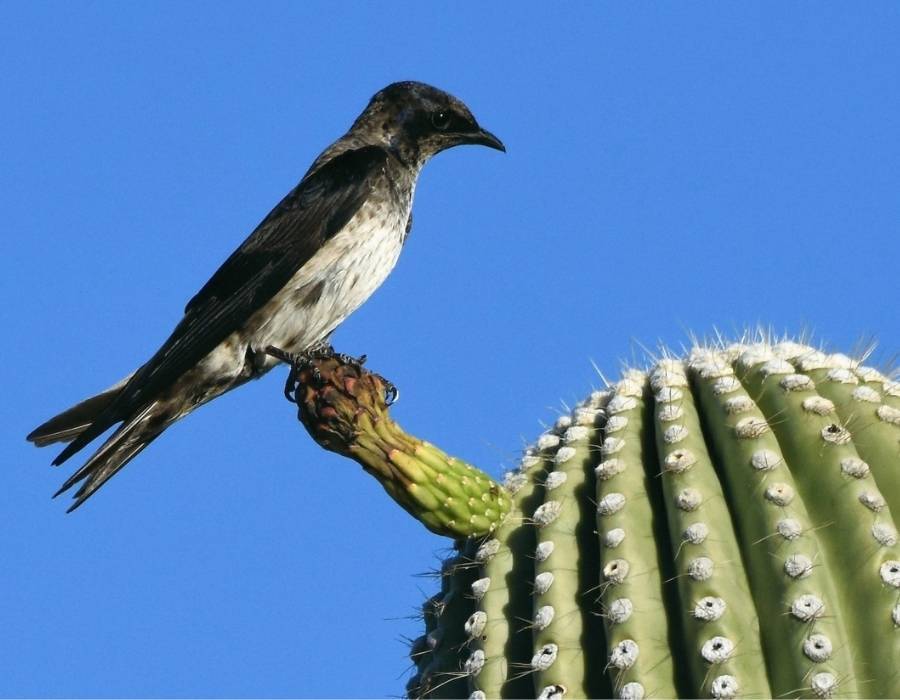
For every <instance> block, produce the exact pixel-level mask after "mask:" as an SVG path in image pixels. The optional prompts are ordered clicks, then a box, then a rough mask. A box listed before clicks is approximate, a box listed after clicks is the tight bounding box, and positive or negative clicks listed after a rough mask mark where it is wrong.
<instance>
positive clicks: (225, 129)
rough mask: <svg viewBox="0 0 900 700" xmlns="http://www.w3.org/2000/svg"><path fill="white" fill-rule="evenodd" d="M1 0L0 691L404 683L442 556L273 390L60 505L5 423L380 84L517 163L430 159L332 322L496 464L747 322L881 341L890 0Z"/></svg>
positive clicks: (893, 163) (147, 306)
mask: <svg viewBox="0 0 900 700" xmlns="http://www.w3.org/2000/svg"><path fill="white" fill-rule="evenodd" d="M485 5H486V4H484V3H482V4H476V3H471V4H458V3H444V4H441V5H434V4H428V7H427V8H425V6H424V4H421V3H408V4H404V3H393V4H387V3H369V4H362V3H360V4H353V5H350V4H348V5H346V6H344V7H342V8H341V9H335V8H334V7H333V6H334V3H318V4H317V3H268V4H263V5H260V6H251V5H249V4H244V5H241V4H235V3H218V2H216V3H212V2H210V3H193V4H184V3H80V4H74V3H49V4H48V3H38V2H33V3H19V4H13V3H4V4H2V5H0V95H2V96H3V105H4V106H3V108H2V110H0V153H2V166H0V209H2V212H3V227H4V229H5V231H4V234H3V241H4V242H3V253H4V254H3V255H2V256H0V266H2V274H0V291H2V294H3V296H2V298H3V299H4V300H5V303H4V305H3V310H2V313H3V327H4V335H5V337H6V346H7V349H8V350H9V353H8V354H7V357H6V361H5V362H4V363H3V364H2V370H0V372H2V386H3V392H2V398H0V418H2V420H0V425H2V430H3V436H2V438H3V443H2V444H3V445H4V450H5V454H6V455H7V456H6V458H5V459H4V460H3V462H4V466H5V473H4V488H3V490H2V492H0V513H2V518H3V526H2V527H0V558H2V562H3V565H2V567H0V627H2V629H3V634H2V635H0V694H4V695H13V696H73V697H77V696H94V697H107V696H141V697H148V696H171V697H184V696H229V697H253V696H279V697H285V696H373V697H386V696H391V695H398V694H401V693H402V691H403V687H404V683H405V670H406V668H407V661H406V659H405V647H404V645H403V643H402V641H401V640H402V638H403V637H404V636H410V637H411V636H415V635H417V634H418V630H419V623H418V622H417V621H415V620H414V619H410V616H411V615H413V614H414V612H415V609H416V607H417V606H418V604H419V603H420V602H421V601H422V600H423V598H424V597H425V596H426V595H427V594H429V593H430V592H432V591H433V590H434V589H435V586H436V584H435V582H433V581H431V580H428V579H423V578H420V577H415V576H414V574H416V573H418V572H423V571H427V570H429V569H432V568H434V567H436V566H437V562H438V559H437V555H439V554H440V553H441V552H442V551H443V550H444V548H445V547H446V545H447V542H446V541H444V540H441V539H440V538H437V537H435V536H433V535H431V534H429V533H427V532H426V531H425V530H424V529H423V528H422V527H421V526H420V525H419V524H418V523H416V522H414V521H413V520H411V519H410V518H409V517H408V516H406V514H405V513H403V512H402V511H401V510H400V509H399V508H398V507H396V506H395V505H394V504H393V503H392V502H391V501H390V500H389V499H388V498H387V497H386V496H385V495H384V494H383V492H382V491H381V489H380V487H379V486H378V485H377V484H376V483H375V481H374V480H372V479H371V478H369V477H368V476H367V475H365V474H364V473H362V472H361V470H360V469H359V468H358V467H357V466H356V465H355V464H353V463H351V462H348V461H345V460H342V459H340V458H338V457H336V456H334V455H331V454H327V453H324V452H322V451H321V450H319V449H318V448H317V447H315V446H314V445H313V444H312V443H311V441H310V440H309V438H308V437H307V436H306V435H305V433H304V432H303V430H302V429H301V428H300V426H299V425H298V424H297V423H296V420H295V417H294V412H293V411H292V407H291V406H290V405H289V404H287V403H286V402H285V401H284V399H283V398H282V396H281V387H282V382H283V380H284V376H285V373H284V371H281V370H277V371H274V372H272V373H271V374H270V375H268V376H267V377H266V378H264V379H263V380H261V381H259V382H256V383H254V384H252V385H250V386H246V387H244V388H242V389H241V390H239V391H235V392H232V393H231V394H229V395H228V396H226V397H224V398H222V399H220V400H218V401H216V402H214V403H213V404H211V405H209V406H206V407H204V408H203V409H201V410H200V411H198V412H196V413H195V414H193V415H191V416H190V417H189V418H187V419H186V420H184V421H182V422H181V423H179V424H178V425H176V426H175V427H173V428H172V429H170V430H169V431H167V432H166V434H165V435H164V437H163V438H161V439H160V440H158V441H157V442H156V443H154V444H153V445H152V446H151V447H150V448H149V449H148V450H146V451H145V452H144V453H143V454H142V455H140V457H139V458H138V459H137V460H135V461H134V462H133V463H132V464H131V465H130V466H129V467H128V468H127V469H125V470H124V471H123V472H122V473H120V474H119V475H118V476H117V477H116V478H115V479H114V480H113V481H112V482H110V483H109V484H108V485H107V486H106V487H105V488H104V489H103V490H102V492H101V493H100V494H99V495H98V496H96V497H95V498H93V499H92V500H91V501H90V502H89V503H88V504H87V505H86V506H85V507H83V508H82V509H80V510H79V511H78V512H77V513H75V514H73V515H68V516H67V515H64V511H65V508H66V506H67V504H66V502H65V500H63V499H58V500H56V501H51V500H50V498H49V496H50V494H52V493H53V492H54V491H55V490H56V488H57V487H58V486H59V484H60V483H61V482H62V481H63V480H64V479H65V476H66V475H68V474H69V473H71V471H72V470H73V469H74V468H75V467H76V466H77V464H78V462H77V460H73V461H72V462H70V463H68V464H66V465H65V466H64V467H62V468H51V467H50V466H49V462H50V460H51V459H52V457H53V456H54V454H55V452H54V451H53V450H52V449H50V450H42V451H38V450H35V449H34V448H33V447H31V446H30V445H27V444H26V443H25V441H24V435H25V434H26V433H27V432H28V431H29V430H30V429H31V428H33V427H34V426H35V425H37V424H38V423H39V422H41V421H42V420H44V419H45V418H47V417H48V416H49V415H51V414H53V413H55V412H57V411H58V410H60V409H63V408H65V407H67V406H68V405H70V404H71V403H73V402H75V401H77V400H80V399H82V398H84V397H85V396H87V395H89V394H91V393H93V392H95V391H96V390H99V389H101V388H104V387H105V386H107V385H109V384H111V383H112V382H113V381H115V380H117V379H119V378H120V377H121V376H123V375H124V374H126V373H127V372H129V371H130V370H131V369H133V368H134V367H135V366H136V365H138V364H139V363H141V362H142V361H143V360H145V359H146V358H147V357H148V356H149V355H150V354H151V353H152V352H153V351H154V350H155V349H156V348H157V347H158V345H159V344H160V343H161V342H162V341H163V340H164V338H165V337H166V335H167V334H168V333H169V331H170V330H171V329H172V327H173V326H174V324H175V323H176V322H177V320H178V318H179V315H180V313H181V310H182V309H183V307H184V303H185V302H186V301H187V300H188V299H189V298H190V297H191V296H192V295H193V294H194V292H196V291H197V290H198V289H199V287H200V286H201V285H202V284H203V282H205V281H206V279H207V278H208V276H209V275H210V274H211V273H212V272H213V271H214V270H215V269H216V267H217V266H218V265H219V264H220V263H221V262H222V261H223V260H224V259H225V257H226V256H227V255H228V254H229V253H230V252H231V251H232V250H233V248H234V247H235V246H236V245H237V244H238V243H239V242H240V241H241V240H243V238H244V237H245V235H246V234H247V233H248V232H249V231H250V230H251V229H252V228H253V227H254V226H255V224H256V223H257V222H258V221H259V220H260V219H261V218H262V217H263V216H264V215H265V214H266V212H267V211H268V210H269V208H270V207H271V206H272V205H274V204H275V203H276V202H277V201H278V200H279V199H280V197H281V196H282V195H283V194H284V193H285V192H287V191H288V190H289V189H290V188H291V187H292V186H293V185H294V184H295V182H296V181H297V180H298V179H299V177H300V176H301V175H302V174H303V172H304V170H305V169H306V167H307V166H308V164H309V163H310V162H311V160H312V159H313V158H314V157H315V156H316V155H317V154H318V152H319V151H320V150H321V149H322V148H323V147H324V146H326V145H327V144H328V143H330V141H332V140H333V139H334V138H336V137H337V136H339V135H340V134H341V133H343V131H344V130H345V129H346V127H347V126H349V124H350V122H351V121H352V120H353V118H354V117H355V116H356V115H357V113H358V112H359V111H360V110H361V109H362V107H363V106H365V104H366V101H367V100H368V98H369V96H370V95H371V94H372V93H373V92H375V91H376V90H377V89H379V88H380V87H382V86H384V85H385V84H387V83H390V82H392V81H395V80H400V79H417V80H423V81H426V82H430V83H433V84H435V85H437V86H439V87H442V88H444V89H446V90H448V91H451V92H453V93H454V94H456V95H458V96H459V97H460V98H462V99H463V100H464V101H466V102H467V103H468V104H469V106H470V107H471V108H472V110H473V112H474V113H475V115H476V116H477V117H478V118H479V120H480V121H481V122H482V124H483V125H485V126H486V127H487V128H489V129H490V130H492V131H494V132H495V133H496V134H498V135H499V136H500V137H501V138H502V139H503V140H504V141H505V143H506V144H507V147H508V150H509V152H508V153H507V154H506V155H502V154H499V153H497V152H494V151H489V150H487V149H477V148H459V149H455V150H453V151H451V152H448V153H445V154H442V155H441V156H439V157H438V158H437V159H436V160H435V161H433V162H432V163H431V164H429V165H428V167H427V168H426V170H425V172H424V174H423V176H422V178H421V180H420V183H419V189H418V192H417V200H416V206H415V227H414V229H413V233H412V237H411V239H410V241H409V244H408V246H407V248H406V250H405V251H404V253H403V256H402V257H401V260H400V264H399V265H398V267H397V269H396V270H395V272H394V274H393V275H392V276H391V277H390V279H389V280H388V282H387V283H386V284H385V285H384V286H383V288H382V289H381V290H380V291H379V292H378V293H377V294H376V295H375V296H374V297H373V298H372V299H371V300H370V302H369V303H368V304H367V305H366V306H365V307H363V309H361V310H360V311H359V312H358V313H357V314H356V315H354V316H353V317H351V318H350V319H349V320H348V321H347V322H346V323H345V324H344V326H343V327H342V328H341V329H340V330H339V332H338V333H337V334H336V336H335V342H336V344H337V345H338V346H339V347H340V348H341V349H342V350H344V351H346V352H351V353H367V354H368V355H369V357H370V364H371V366H372V367H373V368H374V369H377V370H378V371H379V372H381V373H382V374H384V375H385V376H387V377H389V378H391V379H392V380H393V381H394V382H395V383H396V384H397V385H398V386H399V387H400V389H401V394H402V397H401V400H400V403H399V404H398V405H397V406H396V408H395V410H394V415H395V417H396V418H397V419H398V420H399V421H400V422H401V423H402V424H403V425H404V426H405V427H406V428H407V429H408V430H409V431H410V432H413V433H415V434H417V435H420V436H422V437H427V438H428V439H430V440H431V441H433V442H436V443H437V444H439V445H441V446H442V447H444V448H445V449H447V450H448V451H450V452H452V453H454V454H457V455H459V456H461V457H464V458H466V459H469V460H470V461H472V462H474V463H476V464H478V465H480V466H482V467H483V468H485V469H487V470H488V471H490V472H492V473H495V474H497V473H499V472H500V470H501V469H502V468H504V467H508V466H511V465H513V464H514V463H515V459H516V456H517V455H518V454H519V451H520V449H521V447H522V446H523V445H524V444H525V442H526V441H527V440H528V439H529V438H532V437H534V436H535V435H536V434H537V433H538V432H539V431H540V430H541V421H545V422H549V421H551V420H553V419H554V417H555V416H556V414H557V413H558V411H559V410H560V407H561V405H562V402H568V403H570V404H571V403H572V402H574V401H576V400H577V399H578V398H579V397H580V396H581V395H583V394H585V393H586V392H587V391H589V390H590V389H591V388H592V386H596V385H597V384H598V382H599V380H598V378H597V375H596V373H595V372H594V370H593V368H592V366H591V361H592V360H593V361H594V362H596V364H597V365H598V366H599V367H600V368H602V369H603V370H604V371H605V372H607V373H609V374H611V375H614V374H615V373H616V372H617V371H618V368H619V367H620V365H621V361H622V360H627V359H629V358H632V357H640V356H641V353H642V351H641V346H642V345H646V346H650V347H654V346H656V345H657V343H659V342H663V343H666V344H668V345H671V346H676V347H677V346H679V345H680V344H681V343H683V342H685V341H686V339H687V335H688V332H689V331H694V332H696V333H698V334H707V333H710V332H711V331H712V330H713V329H714V328H720V329H722V330H724V331H726V332H732V331H739V330H740V329H742V328H744V327H745V326H747V325H755V324H757V323H763V324H766V325H771V326H772V327H773V328H774V329H776V330H777V331H788V332H798V331H812V332H814V334H815V337H816V338H819V339H821V340H823V341H825V342H826V344H827V345H828V347H830V348H834V349H843V350H853V349H854V348H855V347H858V346H859V343H860V342H866V341H868V340H870V339H872V338H876V339H877V340H878V341H879V343H880V345H879V348H878V350H877V351H876V354H875V360H876V361H878V362H888V361H889V360H890V359H891V358H892V357H896V356H897V353H898V351H900V312H898V299H900V290H898V286H900V285H898V260H900V236H898V222H900V195H898V192H900V176H898V173H900V116H898V115H900V81H898V80H897V75H896V69H897V66H898V65H900V42H898V41H897V36H898V32H900V5H897V4H895V3H865V4H858V3H857V4H840V5H839V4H836V3H835V4H815V5H814V4H810V3H790V4H787V3H670V4H656V3H654V4H649V3H647V4H641V3H628V4H616V5H607V4H603V5H601V4H599V3H597V4H590V5H588V4H583V5H582V4H569V5H566V6H564V7H563V6H559V7H555V8H554V9H553V10H552V12H547V13H538V12H528V11H524V10H522V9H521V8H519V10H517V11H516V12H513V11H512V10H511V9H510V8H509V7H503V6H500V5H497V6H494V7H487V6H485Z"/></svg>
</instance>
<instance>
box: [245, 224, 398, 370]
mask: <svg viewBox="0 0 900 700" xmlns="http://www.w3.org/2000/svg"><path fill="white" fill-rule="evenodd" d="M379 218H381V220H382V221H384V218H382V217H378V216H372V215H369V216H367V217H365V218H363V220H362V221H361V222H357V221H355V220H352V221H351V222H350V223H349V224H348V225H347V227H345V228H344V230H343V231H341V232H340V233H338V234H337V235H336V236H334V237H333V238H332V239H331V240H329V241H328V243H327V244H326V245H324V246H323V247H322V249H321V250H320V251H319V252H318V253H316V255H315V256H313V258H312V259H310V260H309V261H308V262H307V263H306V264H305V265H304V266H303V267H302V268H301V269H300V270H298V271H297V273H296V274H295V275H294V277H293V278H292V279H291V281H290V282H289V283H288V284H287V285H286V286H285V287H284V289H282V291H281V292H279V293H278V294H277V295H276V296H275V297H274V298H273V299H272V300H271V301H270V302H269V303H268V304H266V305H265V306H264V307H263V308H262V309H260V311H259V312H257V314H255V315H254V318H253V319H251V323H250V324H248V325H250V326H255V328H253V329H252V330H251V338H250V347H251V348H252V349H253V351H254V354H258V353H264V352H265V348H266V347H268V346H269V345H274V346H275V347H279V348H282V349H284V350H287V351H289V352H301V351H303V350H306V349H308V348H309V347H311V346H313V345H315V344H316V343H318V342H320V341H322V340H324V339H325V338H326V337H327V336H328V334H329V333H331V332H332V331H333V330H334V329H335V328H336V327H337V326H338V324H340V323H341V322H342V321H343V320H344V319H345V318H347V316H349V315H350V314H351V313H353V312H354V311H355V310H356V309H358V308H359V307H360V306H361V305H362V304H363V302H365V301H366V300H367V299H368V298H369V297H370V296H371V295H372V293H373V292H374V291H375V290H376V289H377V288H378V287H379V286H381V284H382V282H384V280H385V279H386V278H387V276H388V274H389V273H390V272H391V270H392V269H393V268H394V265H396V263H397V259H398V257H399V256H400V249H401V247H402V241H403V234H404V227H405V224H406V217H405V216H403V217H400V216H395V217H391V219H389V220H388V225H383V224H382V225H375V224H374V221H377V220H378V219H379ZM256 317H258V320H257V318H256ZM254 321H256V323H254ZM273 364H275V363H274V361H272V362H268V361H267V362H266V363H265V369H268V368H269V367H271V366H272V365H273ZM261 369H262V368H261Z"/></svg>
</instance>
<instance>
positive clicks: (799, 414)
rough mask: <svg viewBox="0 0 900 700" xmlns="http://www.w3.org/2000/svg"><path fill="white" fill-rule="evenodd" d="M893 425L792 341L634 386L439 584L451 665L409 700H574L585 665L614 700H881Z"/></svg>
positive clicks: (893, 504)
mask: <svg viewBox="0 0 900 700" xmlns="http://www.w3.org/2000/svg"><path fill="white" fill-rule="evenodd" d="M598 416H602V420H598ZM601 423H602V426H601V427H599V428H598V425H599V424H601ZM898 428H900V384H898V383H896V382H893V381H891V380H890V379H888V378H887V377H885V376H884V375H882V374H880V373H878V372H876V371H875V370H872V369H870V368H866V367H862V366H860V365H859V363H857V362H855V361H852V360H850V359H849V358H846V357H845V356H841V355H825V354H823V353H820V352H817V351H815V350H813V349H811V348H809V347H807V346H803V345H798V344H794V343H781V344H778V345H774V346H771V345H767V344H764V343H760V344H755V345H734V346H729V347H720V348H701V349H695V350H693V351H692V353H691V355H690V357H689V358H688V359H687V360H686V361H684V362H682V361H678V360H671V359H664V360H661V361H659V362H657V363H656V365H655V366H654V367H653V368H652V370H651V372H650V373H649V375H645V374H643V373H640V372H636V371H629V372H627V373H626V375H625V377H624V378H623V380H622V381H620V382H619V383H617V384H616V385H614V386H612V387H611V389H610V391H609V392H597V393H595V395H594V396H593V397H592V399H591V400H589V401H587V402H585V404H584V405H583V406H581V407H579V408H578V409H576V411H575V412H574V414H573V416H567V417H564V418H563V419H561V420H560V421H558V422H557V424H556V426H555V427H554V429H553V430H551V431H548V432H547V433H545V435H544V436H542V437H541V439H540V440H539V441H538V443H537V445H535V446H534V447H533V448H531V449H530V450H528V451H527V452H526V455H525V457H524V459H523V464H522V468H521V469H520V470H519V471H518V472H516V473H515V474H512V475H510V476H508V478H507V489H508V490H509V492H510V494H511V498H512V500H513V510H512V512H511V514H510V516H509V517H508V518H507V520H506V521H505V522H504V523H503V524H502V525H501V526H500V527H499V528H498V529H497V530H496V531H495V532H494V533H493V534H492V535H491V536H490V537H488V538H487V539H485V540H482V541H479V542H476V543H474V544H472V543H470V544H469V545H468V546H469V550H468V553H465V552H464V553H463V554H462V555H461V557H460V558H459V559H458V560H457V563H456V564H455V565H454V566H453V567H452V572H451V574H450V577H451V578H453V577H456V578H457V579H458V581H457V583H455V584H451V585H450V587H449V588H450V590H453V589H454V586H456V587H457V588H459V589H462V588H466V590H467V596H466V597H467V599H468V606H467V607H464V608H462V609H461V610H459V611H450V610H449V606H443V607H442V609H441V612H442V615H441V617H442V618H443V619H444V620H445V622H446V625H445V626H455V628H456V631H455V632H454V633H452V634H449V635H448V634H447V632H446V631H445V632H444V633H443V634H442V635H441V643H443V642H444V641H447V640H449V646H447V647H446V648H447V649H451V648H452V650H453V654H452V656H453V661H452V662H447V661H446V659H447V658H448V657H449V656H451V655H448V654H445V655H444V660H445V661H444V664H443V665H439V664H436V663H435V661H434V659H435V658H438V657H439V656H440V655H439V654H435V653H434V652H431V655H432V660H431V662H430V663H431V671H430V672H429V671H428V670H427V669H426V670H425V671H426V672H425V673H424V674H423V673H422V670H423V667H422V666H421V665H420V673H419V676H418V678H419V679H420V680H421V678H422V677H423V675H424V676H429V674H430V676H429V677H430V683H429V684H428V687H425V686H422V685H421V684H420V685H419V686H417V689H414V690H413V691H412V692H411V694H413V695H420V694H431V695H433V696H442V695H443V696H447V697H449V696H459V695H461V694H463V691H464V690H465V689H466V686H467V687H468V689H467V690H466V692H469V693H471V697H474V698H480V697H499V696H501V695H503V696H507V697H508V696H525V695H529V694H531V695H536V696H538V697H542V698H561V697H564V696H566V695H569V696H583V695H587V694H588V693H590V692H594V693H596V692H597V687H598V682H597V680H596V679H593V680H591V678H590V675H591V673H592V672H594V671H596V670H597V669H598V668H599V669H600V670H602V671H605V672H606V676H607V678H608V683H607V685H606V687H605V688H604V691H605V692H607V693H611V694H614V695H615V696H617V697H623V698H640V697H644V696H647V697H650V696H674V695H677V694H684V693H688V694H702V695H706V696H711V697H734V696H745V695H748V696H749V695H763V696H770V695H776V696H781V695H785V696H812V697H831V696H833V695H841V696H843V695H848V696H856V695H896V694H897V693H898V692H900V675H898V671H897V669H896V668H895V663H894V661H895V659H896V658H900V555H898V551H897V546H896V545H897V533H896V529H895V526H894V521H893V519H892V517H891V510H892V509H893V511H894V512H898V510H900V504H898V503H897V499H900V488H898V482H900V429H898ZM586 488H589V489H591V490H592V491H593V498H591V497H587V501H588V502H589V504H590V508H589V509H587V510H586V509H585V507H584V504H585V498H586V496H585V494H584V490H585V489H586ZM586 514H587V515H589V516H590V518H591V519H595V523H596V530H595V531H591V530H590V529H586V528H585V524H584V522H583V519H584V518H585V517H586ZM588 532H590V533H591V534H593V535H594V537H595V538H596V539H595V546H594V550H593V551H595V552H598V553H599V554H598V556H597V555H595V556H593V557H592V555H591V553H590V552H591V548H590V547H588V546H586V544H585V542H584V539H585V533H588ZM598 557H599V558H598ZM473 565H474V566H475V567H477V570H473ZM585 566H591V567H594V566H595V567H596V570H595V571H593V572H587V573H588V574H590V575H593V577H594V580H595V581H596V583H595V584H594V586H593V587H592V588H591V587H589V588H587V589H586V587H585V583H584V581H585V578H584V574H585V571H584V568H585ZM560 584H562V585H560ZM673 585H674V587H675V588H676V589H677V593H674V594H673V591H672V586H673ZM673 601H674V602H673ZM450 612H452V613H453V614H452V615H450V614H449V613H450ZM586 612H587V613H588V615H585V613H586ZM592 614H594V615H596V616H597V617H598V618H600V619H602V621H603V623H604V627H605V630H603V631H601V633H600V634H599V636H598V635H597V633H596V631H595V630H594V631H590V634H588V631H586V630H585V629H584V626H585V624H587V625H588V626H589V625H590V619H589V618H590V615H592ZM757 620H758V622H757ZM436 627H438V628H440V625H439V624H438V625H436ZM432 632H433V631H432ZM426 636H427V635H426ZM433 636H434V635H433ZM586 639H591V640H593V642H592V643H591V644H589V645H587V646H585V644H584V641H585V640H586ZM598 640H599V641H598ZM597 645H599V647H600V648H597ZM427 646H428V645H427V643H424V642H422V641H421V640H419V641H418V642H417V643H416V644H414V649H419V650H421V649H425V648H427ZM437 646H440V644H438V645H437ZM529 654H530V656H529ZM685 666H686V667H687V668H689V669H690V674H689V675H690V676H691V679H690V681H689V682H686V681H685V678H684V667H685ZM436 670H437V673H438V674H443V676H444V677H445V678H446V679H447V680H451V679H452V680H453V681H454V683H456V684H457V685H455V686H454V687H453V688H452V692H450V687H451V686H450V684H449V683H448V684H446V685H444V686H441V685H440V683H439V682H438V683H435V682H434V681H435V680H438V681H440V678H441V676H440V675H436V674H435V671H436ZM429 687H430V688H437V689H438V690H437V691H435V692H429V690H428V688H429ZM441 687H443V688H444V690H445V691H446V692H441V691H440V688H441ZM423 691H424V692H423Z"/></svg>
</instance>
